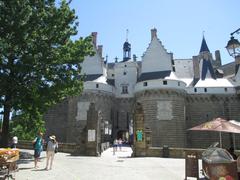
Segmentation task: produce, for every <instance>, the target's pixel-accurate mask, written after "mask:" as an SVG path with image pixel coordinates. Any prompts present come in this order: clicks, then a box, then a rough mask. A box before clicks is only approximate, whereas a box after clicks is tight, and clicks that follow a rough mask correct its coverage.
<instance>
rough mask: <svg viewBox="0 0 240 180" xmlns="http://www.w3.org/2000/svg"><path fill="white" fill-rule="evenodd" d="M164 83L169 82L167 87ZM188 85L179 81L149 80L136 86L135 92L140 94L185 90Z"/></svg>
mask: <svg viewBox="0 0 240 180" xmlns="http://www.w3.org/2000/svg"><path fill="white" fill-rule="evenodd" d="M163 81H167V85H164V84H163ZM144 83H147V86H144ZM185 87H186V84H185V83H184V82H182V81H177V80H169V79H168V80H162V79H156V80H148V81H142V82H138V83H137V84H136V86H135V92H140V91H144V90H149V89H182V90H185Z"/></svg>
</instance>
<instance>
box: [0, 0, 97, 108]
mask: <svg viewBox="0 0 240 180" xmlns="http://www.w3.org/2000/svg"><path fill="white" fill-rule="evenodd" d="M55 4H56V3H55V1H54V0H45V1H42V0H24V1H21V0H15V1H9V0H0V12H1V14H0V24H1V26H0V82H1V86H0V96H1V98H0V107H4V106H5V105H6V103H8V104H10V106H11V109H15V110H22V111H24V112H25V113H34V112H40V113H44V112H45V111H46V109H47V108H48V107H49V106H51V105H52V104H54V103H57V102H59V101H61V100H62V99H64V98H66V97H67V96H69V95H71V96H73V95H78V94H80V92H81V90H82V86H83V84H82V82H81V81H80V79H79V77H80V72H81V67H80V63H81V62H82V61H83V59H84V57H85V56H88V55H93V49H92V44H91V38H90V37H86V38H80V39H79V40H77V41H72V40H71V37H72V36H74V35H76V33H77V31H76V27H77V24H78V22H77V21H76V19H77V17H76V15H75V12H74V10H71V9H70V7H69V5H68V4H67V3H66V1H61V3H60V5H59V6H56V5H55ZM6 97H8V98H6ZM6 100H8V102H6Z"/></svg>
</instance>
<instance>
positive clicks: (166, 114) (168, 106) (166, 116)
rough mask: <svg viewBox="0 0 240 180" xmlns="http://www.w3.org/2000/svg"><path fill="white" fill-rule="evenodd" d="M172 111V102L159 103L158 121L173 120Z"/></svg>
mask: <svg viewBox="0 0 240 180" xmlns="http://www.w3.org/2000/svg"><path fill="white" fill-rule="evenodd" d="M172 109H173V107H172V102H171V101H157V119H158V120H172V118H173V115H172Z"/></svg>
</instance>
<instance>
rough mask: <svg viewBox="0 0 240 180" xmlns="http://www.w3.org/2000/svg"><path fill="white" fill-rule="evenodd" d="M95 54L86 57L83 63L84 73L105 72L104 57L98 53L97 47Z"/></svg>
mask: <svg viewBox="0 0 240 180" xmlns="http://www.w3.org/2000/svg"><path fill="white" fill-rule="evenodd" d="M94 51H95V53H96V54H95V55H94V56H87V57H85V59H84V61H83V62H82V63H81V66H82V72H81V73H82V74H87V75H89V74H104V63H103V61H102V58H101V57H100V56H99V54H98V53H97V51H96V49H95V50H94Z"/></svg>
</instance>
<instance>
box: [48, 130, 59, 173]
mask: <svg viewBox="0 0 240 180" xmlns="http://www.w3.org/2000/svg"><path fill="white" fill-rule="evenodd" d="M57 149H58V143H57V140H56V136H54V135H52V136H50V137H49V141H48V144H47V162H46V167H45V169H46V170H51V169H52V165H53V159H54V156H55V152H56V150H57ZM49 160H50V168H49V169H48V166H49Z"/></svg>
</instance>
